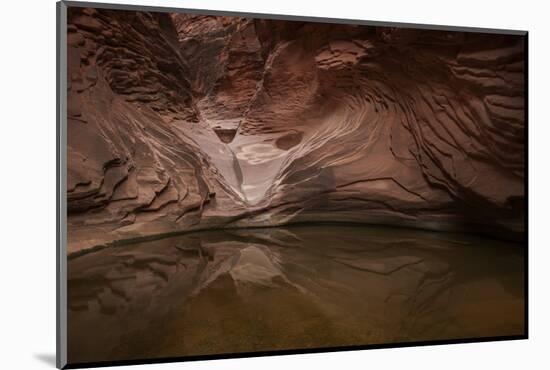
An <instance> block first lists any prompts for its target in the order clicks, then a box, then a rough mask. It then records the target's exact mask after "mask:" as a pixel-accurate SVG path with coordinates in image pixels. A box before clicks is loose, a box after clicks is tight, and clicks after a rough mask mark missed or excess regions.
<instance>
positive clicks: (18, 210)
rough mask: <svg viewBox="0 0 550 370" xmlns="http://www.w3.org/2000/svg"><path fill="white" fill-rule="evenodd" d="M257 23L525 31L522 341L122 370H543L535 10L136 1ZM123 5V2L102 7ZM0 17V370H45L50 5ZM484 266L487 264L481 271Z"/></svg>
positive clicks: (542, 121)
mask: <svg viewBox="0 0 550 370" xmlns="http://www.w3.org/2000/svg"><path fill="white" fill-rule="evenodd" d="M127 1H130V2H132V3H134V4H141V5H163V6H172V7H188V8H201V9H219V10H232V11H246V12H259V13H278V14H292V15H309V16H320V17H333V18H353V19H368V20H381V21H396V22H412V23H432V24H441V25H458V26H473V27H490V28H512V29H526V30H529V31H530V35H529V42H530V45H529V46H530V50H529V75H530V79H529V98H530V102H529V103H530V104H529V113H530V117H529V118H530V119H529V127H530V130H529V134H530V135H529V158H530V160H529V162H530V163H529V164H530V166H529V172H530V176H529V180H530V181H529V182H530V184H529V196H530V202H529V203H530V204H529V208H530V212H529V217H530V245H529V249H530V252H529V256H530V258H529V264H530V266H529V269H530V273H529V280H530V294H529V297H530V305H529V307H530V310H529V314H530V328H529V329H530V339H529V340H527V341H525V340H523V341H512V342H496V343H480V344H461V345H445V346H430V347H420V348H403V349H387V350H369V351H355V352H340V353H326V354H314V355H294V356H277V357H264V358H252V359H237V360H222V361H202V362H191V363H183V364H182V363H175V364H163V365H154V366H153V365H149V366H134V367H132V369H136V370H137V369H187V370H191V369H193V370H194V369H209V368H212V367H214V366H215V367H216V369H217V370H229V369H235V370H236V369H239V370H247V369H256V368H258V367H261V368H262V370H270V369H277V370H279V369H283V368H294V367H301V368H316V369H348V368H351V369H365V368H367V367H368V368H375V369H386V368H388V369H393V368H406V369H417V368H418V369H423V370H424V369H438V370H440V369H442V368H444V369H465V368H472V369H483V368H491V369H492V368H495V369H514V370H517V369H520V368H522V367H523V366H525V367H527V368H530V369H532V368H548V366H549V362H550V361H549V360H548V354H547V353H545V352H547V351H549V350H550V326H549V325H548V324H549V316H550V305H549V288H548V285H547V284H548V282H549V274H548V269H549V266H550V254H549V250H550V245H548V243H547V241H548V237H547V233H546V228H547V227H548V226H547V225H546V221H547V219H546V216H547V215H548V210H549V209H550V204H549V203H548V201H549V194H550V184H549V182H548V180H549V175H548V170H549V166H548V163H547V159H549V158H548V154H549V153H548V152H549V150H548V147H549V146H550V144H549V141H550V137H549V134H550V122H548V107H549V105H550V102H549V101H548V99H549V95H548V92H547V89H548V86H550V81H549V79H548V69H549V68H550V60H549V53H550V37H549V26H548V24H549V20H548V14H549V12H548V10H547V9H544V8H545V7H544V4H545V2H544V1H532V2H529V1H514V2H506V1H503V0H500V1H487V0H474V1H469V0H468V1H467V0H455V1H447V2H446V1H442V0H438V1H421V0H413V1H411V0H409V1H407V0H403V1H401V0H399V1H398V0H385V1H370V2H369V1H366V0H332V1H324V2H323V1H319V0H318V1H313V0H309V1H305V0H270V1H254V0H231V1H225V2H224V1H215V0H209V1H207V0H202V1H183V0H181V1H177V0H171V1H168V0H166V1H159V0H149V1H143V0H141V1H139V0H127ZM110 2H116V3H123V2H124V1H116V0H110ZM1 9H2V12H1V13H0V17H1V18H2V19H1V21H0V27H1V33H0V35H1V37H2V43H1V44H0V51H1V54H0V63H1V68H0V71H1V74H2V75H1V76H2V78H1V79H0V94H1V100H0V101H1V113H0V151H1V156H0V160H1V163H2V165H1V167H0V174H1V175H0V176H1V177H0V179H1V181H0V219H1V221H2V222H1V224H0V225H2V234H1V238H0V247H1V250H2V251H3V254H2V257H1V258H2V260H1V262H0V273H1V274H2V275H1V279H0V284H1V290H0V302H1V304H0V309H1V314H0V320H1V321H0V324H1V325H0V339H1V343H0V345H1V347H0V348H1V350H0V368H2V369H19V368H22V369H40V368H50V369H51V368H53V366H54V358H55V248H56V246H55V183H56V178H55V176H56V175H55V173H56V172H55V170H56V168H55V138H56V137H55V136H56V133H55V43H56V41H55V37H56V34H55V24H56V21H55V1H54V0H32V1H31V0H24V1H16V0H9V1H4V2H2V8H1ZM487 263H490V261H487Z"/></svg>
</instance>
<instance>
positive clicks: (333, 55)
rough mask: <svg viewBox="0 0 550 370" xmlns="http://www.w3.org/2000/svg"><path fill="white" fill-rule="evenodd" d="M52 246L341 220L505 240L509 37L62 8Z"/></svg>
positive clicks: (517, 42)
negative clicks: (57, 222)
mask: <svg viewBox="0 0 550 370" xmlns="http://www.w3.org/2000/svg"><path fill="white" fill-rule="evenodd" d="M68 21H69V27H68V43H69V47H68V66H69V74H68V77H69V86H68V163H69V164H68V166H69V168H68V205H69V223H70V224H69V249H70V251H76V250H80V249H83V248H87V247H91V246H94V245H97V244H103V243H106V242H110V241H113V240H118V239H125V238H133V237H138V236H145V235H153V234H157V233H164V232H174V231H183V230H189V229H192V228H198V227H201V228H204V227H220V226H246V225H261V224H267V225H271V224H275V223H286V222H293V221H316V220H327V221H354V222H369V223H384V224H394V225H403V224H406V225H411V226H420V227H425V228H433V229H454V228H459V229H463V230H467V231H480V230H481V231H485V232H487V233H490V234H493V235H495V234H498V235H499V236H501V237H510V238H514V239H522V236H523V232H524V230H523V218H524V208H523V201H524V186H523V181H524V154H523V152H524V125H525V122H524V108H525V107H524V62H525V55H524V37H522V36H517V35H496V34H480V33H461V32H442V31H422V30H412V29H386V28H380V27H368V26H355V25H335V24H333V25H331V24H320V23H304V22H289V21H272V20H254V19H245V18H233V17H208V16H189V15H185V14H161V13H147V12H128V11H118V10H117V11H114V10H93V9H86V8H70V9H69V12H68Z"/></svg>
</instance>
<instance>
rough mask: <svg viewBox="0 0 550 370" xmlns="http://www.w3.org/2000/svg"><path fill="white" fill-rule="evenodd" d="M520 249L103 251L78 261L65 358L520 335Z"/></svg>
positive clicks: (388, 237)
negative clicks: (67, 353) (67, 348)
mask: <svg viewBox="0 0 550 370" xmlns="http://www.w3.org/2000/svg"><path fill="white" fill-rule="evenodd" d="M522 253H523V252H522V250H521V249H520V248H518V246H517V245H514V244H510V243H506V242H499V241H494V240H489V239H483V238H478V237H472V236H465V235H460V234H433V233H429V232H421V231H410V230H399V229H397V230H395V229H391V228H369V227H328V226H327V227H323V228H319V227H305V226H302V227H295V228H270V229H253V230H239V231H232V232H224V231H209V232H202V233H194V234H189V235H185V236H180V237H175V238H168V239H162V240H157V241H151V242H145V243H141V244H134V245H128V246H120V247H115V248H105V249H103V250H101V251H98V252H94V253H90V254H86V255H83V256H80V257H76V258H72V259H70V261H69V266H68V267H69V270H68V271H69V285H68V286H69V321H68V323H69V338H71V340H70V341H69V361H70V362H73V363H74V362H85V361H98V360H121V359H126V360H127V359H136V358H154V357H166V356H188V355H198V354H219V353H227V352H230V353H235V352H239V351H246V352H250V351H266V350H277V349H297V348H321V347H333V346H347V345H361V344H376V343H396V342H405V341H423V340H442V339H457V338H474V337H489V336H501V335H522V334H523V330H524V326H523V325H524V322H523V318H524V311H523V310H524V300H523V297H524V292H523V287H524V285H523V276H524V274H523V254H522ZM487 261H491V263H490V264H489V263H487Z"/></svg>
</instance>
